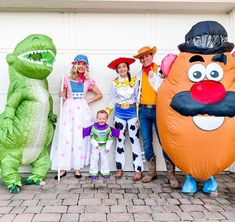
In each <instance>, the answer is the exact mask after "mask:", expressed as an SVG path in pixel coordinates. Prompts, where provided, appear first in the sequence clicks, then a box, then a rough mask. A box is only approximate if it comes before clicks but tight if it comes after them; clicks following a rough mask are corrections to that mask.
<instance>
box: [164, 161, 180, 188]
mask: <svg viewBox="0 0 235 222" xmlns="http://www.w3.org/2000/svg"><path fill="white" fill-rule="evenodd" d="M165 163H166V169H167V178H168V181H169V184H170V187H171V188H174V189H177V188H179V183H178V181H177V180H176V178H175V165H174V164H173V163H172V162H171V161H170V160H167V159H165Z"/></svg>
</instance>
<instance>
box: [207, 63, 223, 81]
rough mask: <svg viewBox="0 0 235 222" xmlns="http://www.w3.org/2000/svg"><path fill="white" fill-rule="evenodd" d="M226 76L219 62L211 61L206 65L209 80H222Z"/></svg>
mask: <svg viewBox="0 0 235 222" xmlns="http://www.w3.org/2000/svg"><path fill="white" fill-rule="evenodd" d="M223 76H224V71H223V69H222V67H221V66H220V65H219V64H217V63H210V64H209V65H208V66H207V67H206V77H207V78H208V79H209V80H214V81H220V80H221V79H222V78H223Z"/></svg>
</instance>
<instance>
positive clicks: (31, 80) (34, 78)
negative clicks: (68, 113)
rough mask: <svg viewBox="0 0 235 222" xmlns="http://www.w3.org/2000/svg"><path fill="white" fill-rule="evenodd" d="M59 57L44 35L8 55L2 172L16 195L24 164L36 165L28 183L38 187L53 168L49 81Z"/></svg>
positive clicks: (0, 127) (0, 120) (0, 121)
mask: <svg viewBox="0 0 235 222" xmlns="http://www.w3.org/2000/svg"><path fill="white" fill-rule="evenodd" d="M55 55H56V48H55V45H54V44H53V42H52V40H51V39H50V38H49V37H48V36H45V35H41V34H33V35H30V36H28V37H27V38H25V39H24V40H23V41H21V42H20V43H18V44H17V46H16V48H15V50H14V52H13V53H12V54H9V55H7V62H8V64H9V77H10V86H9V89H8V94H7V103H6V107H5V110H4V112H3V113H2V114H1V115H0V169H1V177H2V180H3V182H4V184H5V185H6V186H7V187H8V188H9V190H10V191H11V192H13V193H17V192H18V191H19V187H20V186H21V178H20V175H19V173H18V171H19V167H20V166H21V165H29V164H31V165H32V173H31V175H30V176H29V177H28V178H26V179H25V181H24V182H25V183H26V184H37V185H39V184H40V182H41V181H42V180H43V178H44V177H45V176H46V175H47V172H48V170H49V168H50V165H51V162H50V158H49V154H48V147H49V145H50V143H51V140H52V137H53V131H54V127H53V123H55V122H56V115H55V114H53V111H52V108H53V107H52V106H53V103H52V98H51V95H50V93H49V91H48V82H47V79H46V78H47V77H48V75H49V74H50V73H51V71H52V64H53V62H54V60H55Z"/></svg>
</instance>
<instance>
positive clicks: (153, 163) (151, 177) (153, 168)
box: [141, 155, 157, 183]
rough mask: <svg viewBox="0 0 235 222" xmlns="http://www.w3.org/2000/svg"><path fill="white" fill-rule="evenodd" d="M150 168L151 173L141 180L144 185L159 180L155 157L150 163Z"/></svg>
mask: <svg viewBox="0 0 235 222" xmlns="http://www.w3.org/2000/svg"><path fill="white" fill-rule="evenodd" d="M148 168H149V171H148V173H147V175H146V176H145V177H143V179H142V180H141V182H142V183H149V182H151V181H153V180H154V179H157V173H156V156H155V155H154V156H153V157H152V158H151V159H150V160H149V161H148Z"/></svg>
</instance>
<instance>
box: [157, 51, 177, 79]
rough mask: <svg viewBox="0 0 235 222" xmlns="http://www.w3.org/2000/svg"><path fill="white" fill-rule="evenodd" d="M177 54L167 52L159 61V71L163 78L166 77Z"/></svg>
mask: <svg viewBox="0 0 235 222" xmlns="http://www.w3.org/2000/svg"><path fill="white" fill-rule="evenodd" d="M176 58H177V55H174V54H168V55H167V56H165V57H164V58H163V60H162V62H161V66H160V73H162V74H163V76H164V78H166V77H168V75H169V72H170V69H171V66H172V64H173V63H174V62H175V60H176Z"/></svg>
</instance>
